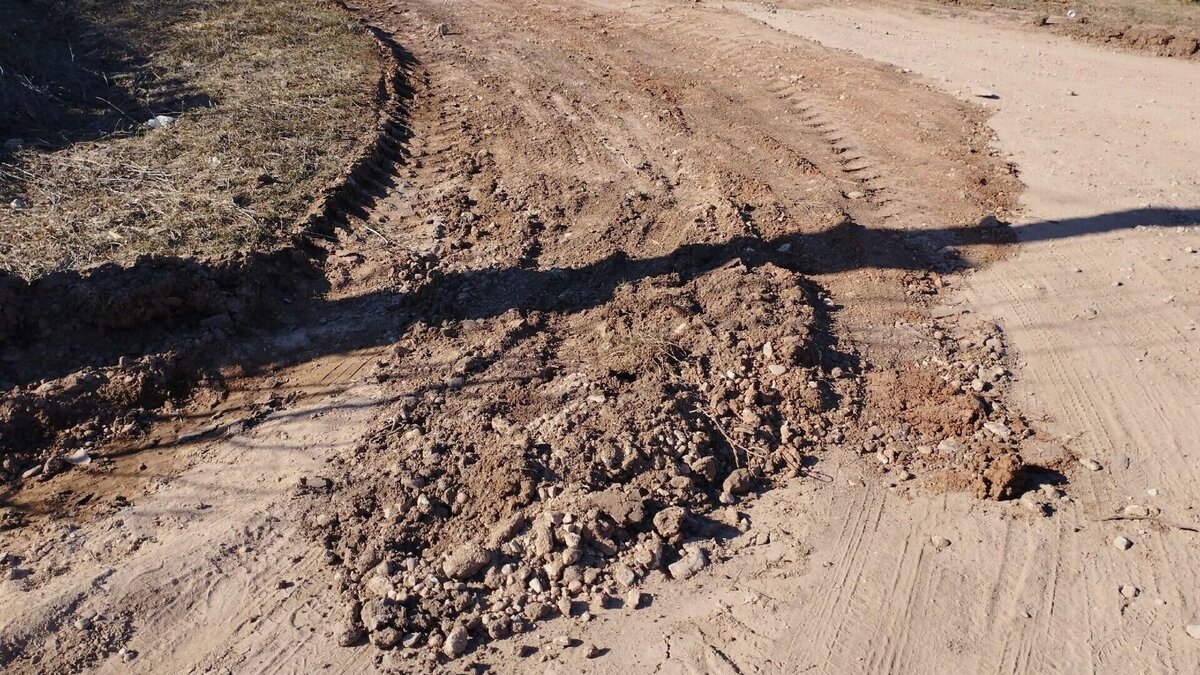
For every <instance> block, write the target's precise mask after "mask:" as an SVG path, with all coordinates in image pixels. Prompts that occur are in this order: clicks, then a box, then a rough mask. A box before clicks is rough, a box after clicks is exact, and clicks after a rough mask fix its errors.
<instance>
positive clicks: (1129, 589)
mask: <svg viewBox="0 0 1200 675" xmlns="http://www.w3.org/2000/svg"><path fill="white" fill-rule="evenodd" d="M1140 592H1141V591H1139V590H1138V587H1137V586H1132V585H1130V584H1125V585H1124V586H1122V587H1121V595H1123V596H1125V597H1126V598H1129V599H1130V600H1132V599H1133V598H1136V597H1137V596H1138V593H1140Z"/></svg>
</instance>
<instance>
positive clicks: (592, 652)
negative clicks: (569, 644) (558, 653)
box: [583, 642, 600, 659]
mask: <svg viewBox="0 0 1200 675" xmlns="http://www.w3.org/2000/svg"><path fill="white" fill-rule="evenodd" d="M583 655H584V657H586V658H589V659H594V658H596V657H597V656H600V648H599V647H597V646H596V645H594V644H592V643H590V642H589V643H587V644H585V645H584V646H583Z"/></svg>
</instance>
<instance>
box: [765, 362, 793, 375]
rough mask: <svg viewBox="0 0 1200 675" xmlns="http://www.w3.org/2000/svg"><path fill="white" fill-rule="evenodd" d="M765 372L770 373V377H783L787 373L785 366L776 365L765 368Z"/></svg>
mask: <svg viewBox="0 0 1200 675" xmlns="http://www.w3.org/2000/svg"><path fill="white" fill-rule="evenodd" d="M767 370H769V371H771V374H772V375H783V374H784V373H786V372H787V371H788V369H787V366H781V365H779V364H778V363H773V364H771V365H769V366H767Z"/></svg>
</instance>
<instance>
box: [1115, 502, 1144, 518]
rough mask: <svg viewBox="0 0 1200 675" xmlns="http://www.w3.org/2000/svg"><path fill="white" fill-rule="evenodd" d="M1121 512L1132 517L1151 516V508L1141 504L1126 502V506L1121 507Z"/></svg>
mask: <svg viewBox="0 0 1200 675" xmlns="http://www.w3.org/2000/svg"><path fill="white" fill-rule="evenodd" d="M1121 513H1123V514H1125V515H1126V516H1129V517H1130V518H1148V517H1149V516H1150V509H1148V508H1146V507H1145V506H1142V505H1141V504H1126V505H1125V508H1123V509H1121Z"/></svg>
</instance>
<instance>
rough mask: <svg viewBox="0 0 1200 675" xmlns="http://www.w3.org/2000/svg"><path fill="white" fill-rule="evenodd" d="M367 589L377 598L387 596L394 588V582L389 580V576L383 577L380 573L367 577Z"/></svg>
mask: <svg viewBox="0 0 1200 675" xmlns="http://www.w3.org/2000/svg"><path fill="white" fill-rule="evenodd" d="M366 585H367V591H368V592H370V593H371V595H373V596H375V597H377V598H384V597H387V594H388V593H389V592H391V590H392V582H391V581H388V579H387V577H381V576H379V575H378V574H376V575H373V576H372V577H371V578H370V579H367V584H366Z"/></svg>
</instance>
